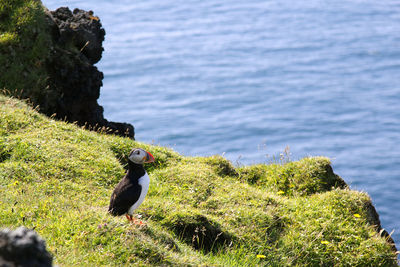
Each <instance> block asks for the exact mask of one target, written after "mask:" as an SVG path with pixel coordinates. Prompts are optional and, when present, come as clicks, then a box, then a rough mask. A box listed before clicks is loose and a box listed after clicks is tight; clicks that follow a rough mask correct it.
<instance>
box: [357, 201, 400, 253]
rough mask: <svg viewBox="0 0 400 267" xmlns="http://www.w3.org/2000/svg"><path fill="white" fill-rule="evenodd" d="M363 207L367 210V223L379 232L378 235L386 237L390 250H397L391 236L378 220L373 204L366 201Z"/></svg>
mask: <svg viewBox="0 0 400 267" xmlns="http://www.w3.org/2000/svg"><path fill="white" fill-rule="evenodd" d="M365 209H366V210H367V213H368V221H369V223H370V224H371V225H374V226H375V227H376V230H377V232H378V233H379V235H380V236H381V237H383V238H386V240H387V242H388V243H389V244H390V245H391V247H392V250H393V251H394V252H396V251H397V248H396V243H395V242H394V240H393V238H392V236H391V235H390V234H389V233H388V232H387V231H386V230H385V229H384V228H382V225H381V221H380V220H379V214H378V212H377V211H376V209H375V207H374V205H372V203H371V202H368V203H366V204H365Z"/></svg>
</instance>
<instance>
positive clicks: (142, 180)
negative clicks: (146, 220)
mask: <svg viewBox="0 0 400 267" xmlns="http://www.w3.org/2000/svg"><path fill="white" fill-rule="evenodd" d="M150 162H154V157H153V155H152V154H151V153H149V152H147V151H145V150H143V149H141V148H134V149H133V150H132V151H131V153H130V154H129V157H128V167H129V169H128V172H127V173H126V175H125V177H124V178H122V180H121V181H120V182H119V183H118V184H117V186H116V187H115V189H114V192H113V193H112V195H111V199H110V206H109V207H108V212H109V213H111V214H112V215H114V216H121V215H124V214H125V216H126V218H127V219H128V221H130V222H132V221H136V220H134V219H133V216H132V214H133V212H134V210H135V209H137V208H138V207H139V206H140V204H142V202H143V200H144V198H145V197H146V194H147V191H148V189H149V185H150V177H149V175H148V174H147V172H146V170H145V169H144V167H143V164H144V163H150Z"/></svg>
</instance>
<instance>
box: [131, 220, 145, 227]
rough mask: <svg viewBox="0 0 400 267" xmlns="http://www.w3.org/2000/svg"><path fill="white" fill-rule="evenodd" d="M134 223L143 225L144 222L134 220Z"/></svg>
mask: <svg viewBox="0 0 400 267" xmlns="http://www.w3.org/2000/svg"><path fill="white" fill-rule="evenodd" d="M134 224H136V225H139V226H144V225H146V223H144V222H142V221H141V220H135V221H134Z"/></svg>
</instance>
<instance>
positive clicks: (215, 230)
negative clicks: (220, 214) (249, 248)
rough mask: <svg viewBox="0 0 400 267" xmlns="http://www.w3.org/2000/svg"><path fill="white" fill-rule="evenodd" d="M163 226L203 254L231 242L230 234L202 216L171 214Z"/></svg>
mask: <svg viewBox="0 0 400 267" xmlns="http://www.w3.org/2000/svg"><path fill="white" fill-rule="evenodd" d="M164 225H165V226H166V227H167V228H169V229H171V230H172V231H173V232H175V234H176V235H177V236H178V237H179V238H180V239H182V240H183V241H184V242H186V243H188V244H190V245H192V246H193V247H194V248H195V249H199V250H203V251H205V252H210V251H216V250H218V249H220V248H221V247H222V246H224V245H225V246H229V245H230V244H231V242H232V240H233V236H232V234H230V233H228V232H226V231H224V230H222V229H221V225H219V224H218V223H217V222H215V221H212V220H211V219H210V218H207V217H206V216H204V215H202V214H188V213H182V212H178V213H175V214H171V215H169V216H168V218H167V219H166V220H165V223H164Z"/></svg>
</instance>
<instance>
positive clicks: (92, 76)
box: [0, 0, 134, 138]
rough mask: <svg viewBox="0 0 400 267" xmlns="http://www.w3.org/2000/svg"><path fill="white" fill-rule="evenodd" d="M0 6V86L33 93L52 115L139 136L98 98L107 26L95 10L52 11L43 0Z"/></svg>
mask: <svg viewBox="0 0 400 267" xmlns="http://www.w3.org/2000/svg"><path fill="white" fill-rule="evenodd" d="M1 5H2V6H1V8H0V90H1V91H4V93H6V94H9V95H13V96H16V97H18V98H23V99H29V100H30V102H31V103H32V104H33V105H34V106H38V107H39V110H40V111H41V112H42V113H44V114H47V115H49V116H51V115H53V114H55V117H56V118H58V119H65V120H67V121H69V122H77V124H78V125H82V126H83V125H86V126H87V128H89V129H95V130H97V129H104V130H106V131H108V132H112V133H116V134H119V135H125V136H129V137H131V138H134V128H133V126H132V125H130V124H126V123H117V122H109V121H107V120H106V119H105V118H104V116H103V108H102V107H101V106H100V105H99V104H98V103H97V99H98V98H99V96H100V87H101V86H102V80H103V73H102V72H101V71H99V70H98V69H97V67H96V66H94V64H95V63H97V62H98V61H99V60H100V58H101V55H102V51H103V47H102V42H103V41H104V36H105V31H104V29H103V28H102V25H101V22H100V19H99V18H98V17H96V16H94V15H93V12H91V11H89V12H86V11H84V10H80V9H75V10H73V11H71V10H69V9H68V8H67V7H61V8H58V9H57V10H55V11H48V10H47V9H45V7H43V5H42V4H41V2H40V1H31V2H27V1H23V0H15V1H12V2H5V3H2V4H1Z"/></svg>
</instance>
